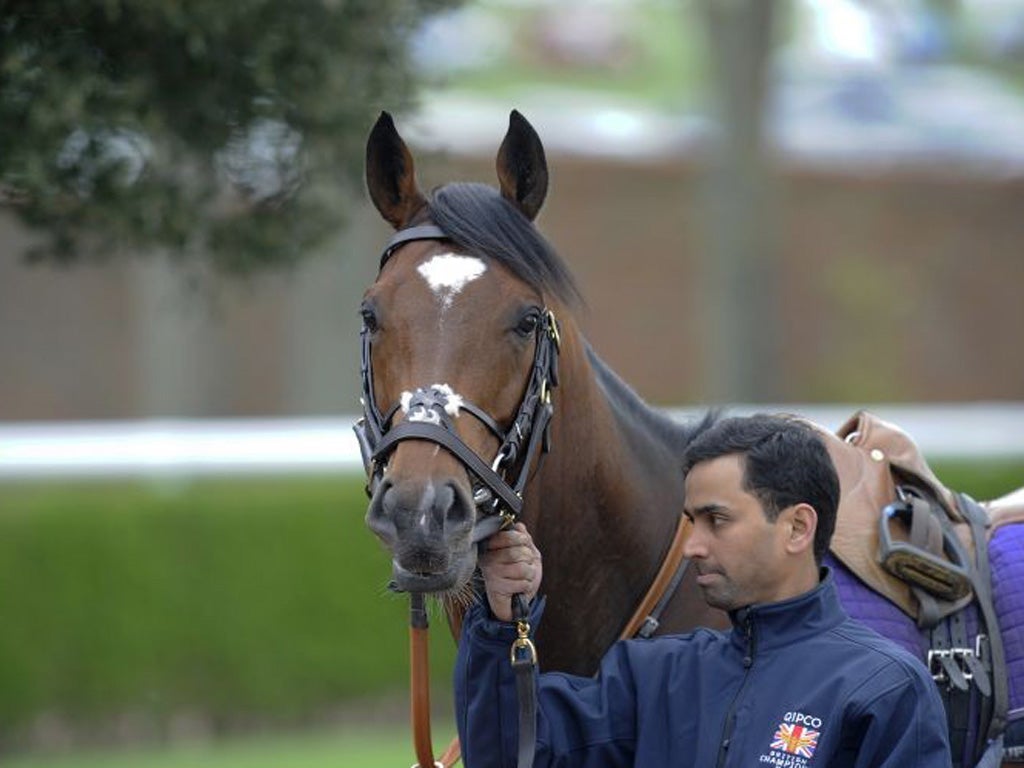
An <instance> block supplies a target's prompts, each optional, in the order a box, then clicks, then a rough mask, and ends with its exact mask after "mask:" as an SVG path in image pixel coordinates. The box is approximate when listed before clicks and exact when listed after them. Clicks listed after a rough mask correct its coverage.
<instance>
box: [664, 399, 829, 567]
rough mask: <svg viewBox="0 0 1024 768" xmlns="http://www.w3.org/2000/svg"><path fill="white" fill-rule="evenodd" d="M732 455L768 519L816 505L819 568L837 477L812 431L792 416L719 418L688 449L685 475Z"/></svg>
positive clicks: (685, 456)
mask: <svg viewBox="0 0 1024 768" xmlns="http://www.w3.org/2000/svg"><path fill="white" fill-rule="evenodd" d="M733 454H738V455H739V456H740V457H741V458H742V460H743V489H744V490H745V491H747V492H748V493H750V494H751V495H753V496H755V497H756V498H757V499H758V500H759V501H760V502H761V506H762V507H763V508H764V513H765V516H766V517H767V518H768V520H770V521H774V520H775V519H776V518H777V517H778V516H779V512H781V511H782V510H783V509H785V508H786V507H790V506H792V505H793V504H800V503H806V504H810V505H811V506H812V507H814V511H815V512H817V513H818V528H817V530H816V532H815V534H814V559H815V561H816V562H817V563H818V564H819V565H820V564H821V560H822V558H823V557H824V556H825V552H827V551H828V544H829V541H830V540H831V539H832V532H833V531H834V530H835V527H836V510H837V509H838V508H839V476H838V475H837V474H836V468H835V465H833V463H832V459H831V457H830V456H829V455H828V450H827V449H826V448H825V444H824V442H822V440H821V438H820V437H819V436H818V435H817V434H816V433H815V430H814V429H813V428H812V427H810V426H809V425H807V424H806V423H805V422H803V421H800V420H798V419H796V418H795V417H791V416H771V415H768V414H761V413H759V414H756V415H754V416H745V417H733V418H729V419H723V420H722V421H719V422H718V423H716V424H714V425H713V426H711V427H710V428H709V429H707V430H706V431H704V432H702V433H701V434H699V435H698V436H697V437H696V438H694V440H693V442H692V443H690V445H689V446H687V448H686V452H685V453H684V454H683V472H684V473H685V472H689V471H690V470H691V469H692V468H693V467H694V466H695V465H697V464H700V463H702V462H705V461H711V460H712V459H717V458H719V457H721V456H729V455H733Z"/></svg>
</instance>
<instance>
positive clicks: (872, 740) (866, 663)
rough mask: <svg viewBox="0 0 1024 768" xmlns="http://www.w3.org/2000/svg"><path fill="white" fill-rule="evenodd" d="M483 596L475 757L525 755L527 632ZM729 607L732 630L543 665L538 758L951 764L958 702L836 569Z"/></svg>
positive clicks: (601, 762)
mask: <svg viewBox="0 0 1024 768" xmlns="http://www.w3.org/2000/svg"><path fill="white" fill-rule="evenodd" d="M485 602H486V601H481V603H478V604H477V605H475V606H474V607H473V608H472V609H471V610H470V611H469V612H468V613H467V616H466V619H465V622H464V625H463V634H462V640H461V642H460V643H459V650H458V658H457V660H456V667H455V704H456V718H457V723H458V730H459V738H460V740H461V742H462V750H463V756H464V760H465V764H466V768H488V767H489V766H503V767H509V768H514V766H515V764H516V748H517V733H518V703H517V701H516V689H515V680H514V677H513V673H512V670H511V667H510V664H509V646H510V644H511V642H512V639H513V638H514V636H515V632H514V629H513V625H511V624H507V623H504V622H499V621H496V620H494V619H493V618H492V617H491V616H490V613H489V611H488V610H487V608H486V604H485ZM541 602H542V601H536V603H535V605H534V608H533V616H532V617H531V624H533V625H534V626H536V622H537V621H538V620H539V618H540V613H541V612H542V604H541ZM731 618H732V621H733V629H732V631H731V632H728V633H721V632H713V631H711V630H707V629H699V630H697V631H696V632H693V633H691V634H687V635H676V636H668V637H660V638H655V639H652V640H627V641H622V642H618V643H616V644H615V645H614V646H612V648H611V650H610V651H609V652H608V653H607V654H606V655H605V658H604V660H603V661H602V664H601V669H600V672H599V674H598V675H597V676H596V677H594V678H589V677H575V676H571V675H565V674H561V673H554V672H551V673H545V674H542V675H540V676H539V679H538V708H539V713H538V721H537V757H536V760H535V762H534V765H535V766H565V767H568V766H581V767H584V766H585V767H587V768H590V767H591V766H593V767H594V768H597V767H598V766H601V768H604V767H605V766H633V765H635V766H640V767H641V768H660V767H661V766H672V767H673V768H676V767H677V766H699V767H700V768H710V767H711V766H736V767H737V768H739V766H743V768H753V767H754V766H766V767H769V768H770V767H772V766H774V767H775V768H815V767H816V766H830V767H832V768H838V767H839V766H891V767H892V768H947V766H949V765H950V756H949V744H948V739H947V735H946V715H945V712H944V711H943V708H942V702H941V701H940V699H939V695H938V692H937V691H936V689H935V684H934V683H933V682H932V680H931V678H930V677H929V676H928V674H927V672H926V670H925V668H924V665H922V664H921V663H920V661H918V660H917V659H914V658H913V657H912V656H910V654H908V653H907V652H906V651H904V650H902V649H901V648H898V647H897V646H896V645H894V644H892V643H890V642H889V641H887V640H885V639H884V638H882V637H881V636H880V635H877V634H875V633H874V632H873V631H872V630H870V629H868V628H867V627H865V626H864V625H862V624H860V623H858V622H856V621H854V620H853V619H851V618H850V617H849V616H847V615H846V613H845V612H844V611H843V609H842V608H841V607H840V605H839V600H838V597H837V595H836V590H835V586H834V585H833V583H832V577H831V575H830V574H827V573H826V575H825V577H824V579H823V580H822V581H821V583H820V584H819V585H818V586H817V587H816V588H814V589H812V590H811V591H809V592H807V593H805V594H803V595H800V596H798V597H795V598H792V599H790V600H785V601H782V602H779V603H771V604H763V605H754V606H751V607H749V608H745V609H742V610H740V611H736V612H735V613H734V614H732V615H731ZM538 652H539V653H540V654H543V653H544V649H543V648H539V649H538Z"/></svg>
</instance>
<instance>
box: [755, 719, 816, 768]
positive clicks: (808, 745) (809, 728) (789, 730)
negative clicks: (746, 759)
mask: <svg viewBox="0 0 1024 768" xmlns="http://www.w3.org/2000/svg"><path fill="white" fill-rule="evenodd" d="M820 729H821V718H818V717H813V716H812V715H805V714H804V713H803V712H787V713H786V716H785V717H784V718H783V721H782V722H781V723H779V727H778V728H776V729H775V734H774V735H773V736H772V742H771V744H770V745H769V747H768V748H769V750H770V751H769V752H768V754H764V755H761V760H760V762H761V763H764V764H767V765H773V766H776V768H806V766H807V764H808V761H809V760H810V759H811V758H812V757H814V750H815V749H817V748H818V739H819V737H820V736H821V730H820Z"/></svg>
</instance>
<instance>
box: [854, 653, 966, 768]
mask: <svg viewBox="0 0 1024 768" xmlns="http://www.w3.org/2000/svg"><path fill="white" fill-rule="evenodd" d="M897 669H898V670H899V671H898V672H897V673H896V674H895V675H893V676H892V678H891V679H890V680H889V681H887V682H888V684H887V685H886V686H885V687H884V688H883V689H882V691H881V692H880V693H878V695H877V696H875V697H874V698H872V699H871V700H870V701H868V702H866V703H863V704H861V705H860V706H859V707H858V709H859V710H860V715H859V717H858V722H859V725H860V728H858V729H857V730H858V731H859V733H858V734H857V740H859V742H860V744H859V749H857V758H856V761H855V762H854V765H855V766H857V768H905V767H906V766H911V765H912V766H915V768H949V766H951V764H952V762H951V759H950V752H949V736H948V734H947V731H946V712H945V709H944V708H943V706H942V700H941V699H940V698H939V693H938V691H937V690H936V689H935V683H934V682H932V680H931V679H930V678H928V677H927V676H926V675H925V674H924V670H923V669H922V670H921V671H920V673H917V671H916V670H915V671H910V670H907V669H906V668H905V667H902V666H901V665H897ZM887 677H888V676H887Z"/></svg>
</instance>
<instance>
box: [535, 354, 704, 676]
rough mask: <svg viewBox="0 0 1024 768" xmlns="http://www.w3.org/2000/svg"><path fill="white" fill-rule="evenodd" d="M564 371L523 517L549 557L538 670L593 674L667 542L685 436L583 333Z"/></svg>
mask: <svg viewBox="0 0 1024 768" xmlns="http://www.w3.org/2000/svg"><path fill="white" fill-rule="evenodd" d="M559 366H560V377H561V385H560V387H559V390H558V391H557V394H558V397H557V400H556V413H555V418H554V420H553V421H552V449H551V453H550V454H548V455H547V456H546V458H545V459H544V464H543V465H542V467H541V469H540V471H539V472H538V476H537V478H536V487H534V488H533V489H532V492H531V489H529V488H528V493H527V497H526V510H525V519H526V521H527V523H528V525H530V527H531V530H533V532H534V534H535V537H536V539H537V542H538V546H539V547H540V549H541V551H542V553H543V555H544V582H545V584H544V588H543V589H544V593H545V594H546V595H547V598H548V609H547V613H546V616H545V620H544V626H543V627H542V631H543V629H545V628H546V629H547V630H548V631H546V632H545V633H544V634H545V635H546V636H547V637H548V638H549V639H548V641H547V642H546V650H545V654H546V658H547V662H548V663H547V664H545V666H549V668H555V669H566V670H569V671H578V672H583V673H589V672H591V671H593V670H592V666H593V664H596V662H597V660H598V659H599V658H600V656H601V654H603V652H604V650H605V649H606V648H607V647H608V645H610V644H611V642H612V641H613V640H614V639H615V637H616V636H617V634H618V632H619V631H620V629H621V627H622V625H623V624H624V623H625V622H626V621H627V620H628V618H629V616H630V615H631V614H632V612H633V610H634V609H635V608H636V605H637V604H638V603H639V601H640V599H641V598H642V597H643V595H644V593H645V592H646V590H647V588H648V586H649V584H650V582H651V581H652V580H653V578H654V575H655V573H656V572H657V569H658V566H659V565H660V562H661V559H662V558H663V556H664V554H665V552H666V550H667V548H668V545H669V542H670V541H671V538H672V533H673V531H674V530H675V527H676V524H677V522H678V519H679V518H678V516H679V514H680V513H681V510H682V488H683V485H682V475H681V472H680V465H679V450H680V449H681V446H682V445H683V444H684V442H685V439H686V435H685V430H683V429H682V428H680V427H679V426H677V425H673V424H672V423H671V422H670V421H669V420H668V419H667V418H666V417H664V416H661V415H660V414H657V413H656V412H654V411H653V410H652V409H651V408H650V407H648V406H647V405H646V404H645V403H643V401H642V400H640V398H639V397H638V396H637V395H636V394H635V393H633V391H632V390H630V389H629V387H628V386H626V385H625V384H624V383H623V382H622V381H621V380H620V379H619V378H618V377H617V376H615V374H614V373H613V372H612V371H611V370H610V369H609V368H608V367H607V366H606V365H605V364H604V363H603V362H602V361H601V360H600V359H599V358H598V357H597V356H596V355H595V354H594V353H593V352H592V351H591V350H590V349H589V347H588V346H587V345H586V343H585V342H584V341H583V340H582V339H581V338H579V337H576V338H575V339H568V340H566V341H565V342H564V343H563V351H562V355H561V359H560V362H559ZM581 604H585V605H586V606H587V608H586V610H585V611H581V610H580V608H579V606H580V605H581Z"/></svg>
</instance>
